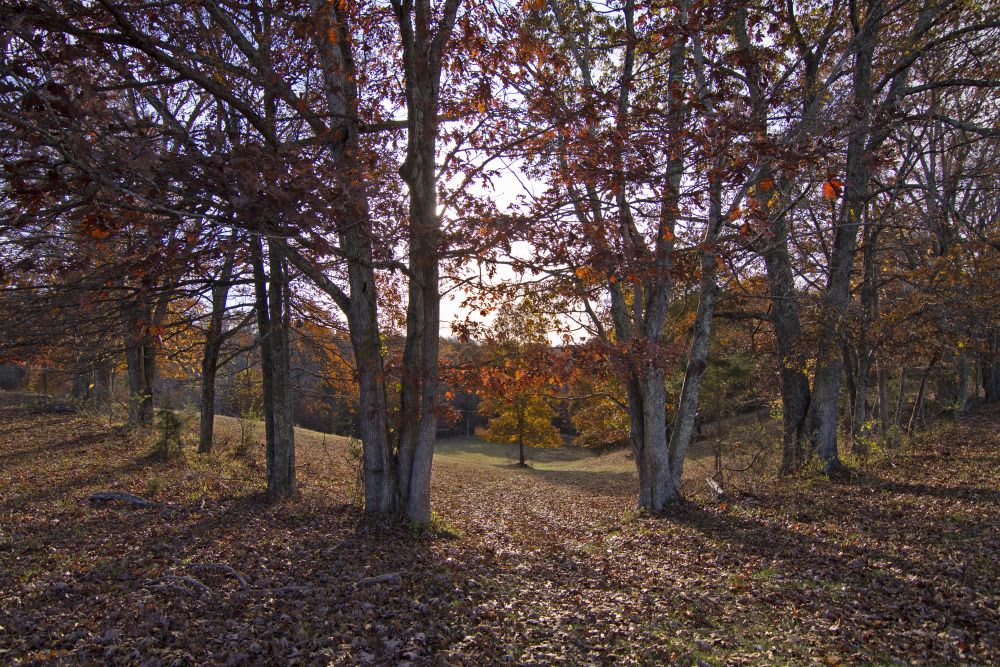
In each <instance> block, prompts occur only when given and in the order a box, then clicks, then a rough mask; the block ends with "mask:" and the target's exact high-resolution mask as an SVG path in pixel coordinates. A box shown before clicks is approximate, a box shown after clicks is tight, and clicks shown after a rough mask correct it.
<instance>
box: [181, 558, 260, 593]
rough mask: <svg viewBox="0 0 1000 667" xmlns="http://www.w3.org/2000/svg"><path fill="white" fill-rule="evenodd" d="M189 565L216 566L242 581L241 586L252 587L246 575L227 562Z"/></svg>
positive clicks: (206, 567) (191, 565)
mask: <svg viewBox="0 0 1000 667" xmlns="http://www.w3.org/2000/svg"><path fill="white" fill-rule="evenodd" d="M189 567H200V568H204V569H210V568H215V569H217V570H222V571H223V572H225V573H226V574H228V575H229V576H231V577H232V578H233V579H235V580H236V581H238V582H240V586H241V587H242V588H250V584H248V583H247V579H246V577H244V576H243V575H242V574H240V573H239V572H237V571H236V570H235V569H233V568H232V567H231V566H229V565H226V564H225V563H191V564H190V565H189Z"/></svg>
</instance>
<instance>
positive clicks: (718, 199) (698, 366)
mask: <svg viewBox="0 0 1000 667" xmlns="http://www.w3.org/2000/svg"><path fill="white" fill-rule="evenodd" d="M697 48H698V47H696V49H697ZM700 56H701V52H700V50H696V57H697V58H698V59H699V60H700ZM708 109H709V110H710V111H711V109H712V107H711V106H710V105H709V107H708ZM714 167H715V168H716V169H718V168H719V167H721V165H720V164H716V165H714ZM721 188H722V186H721V181H718V180H717V181H716V182H710V184H709V193H708V196H709V206H708V228H707V229H706V230H705V237H704V240H703V242H702V247H703V248H704V250H703V251H702V253H701V281H700V285H699V298H698V310H697V312H696V314H695V319H694V325H693V327H692V330H691V346H690V348H689V349H688V357H687V367H686V368H685V371H684V383H683V385H681V393H680V397H679V398H678V401H677V412H676V414H675V417H674V424H673V428H672V429H671V432H670V444H669V456H670V459H669V463H670V478H671V479H670V483H671V486H672V488H671V495H672V497H674V498H680V497H681V480H682V477H683V474H684V459H685V457H686V456H687V450H688V447H689V446H690V444H691V438H692V436H693V435H694V425H695V417H696V415H697V412H698V397H699V393H700V388H701V379H702V376H703V375H704V373H705V368H706V367H707V365H708V344H709V341H710V338H711V334H712V316H713V315H714V313H715V301H716V298H717V296H718V293H719V285H718V282H717V281H716V278H715V273H716V270H717V267H716V255H715V250H714V248H715V242H716V240H717V239H718V236H719V231H720V230H721V229H722V222H723V215H722V189H721ZM715 419H716V421H717V422H719V423H721V415H719V414H716V416H715ZM720 428H721V426H720Z"/></svg>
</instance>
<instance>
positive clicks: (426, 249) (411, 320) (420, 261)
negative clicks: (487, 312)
mask: <svg viewBox="0 0 1000 667" xmlns="http://www.w3.org/2000/svg"><path fill="white" fill-rule="evenodd" d="M459 3H460V0H444V2H443V3H442V5H441V7H440V9H439V10H438V11H439V12H440V14H439V17H440V18H439V19H438V21H437V25H436V26H435V25H433V22H434V18H435V15H436V13H437V12H435V11H434V9H432V7H431V3H430V2H429V0H415V2H394V3H393V6H394V10H395V13H396V22H397V25H398V27H399V33H400V39H401V43H402V46H403V71H404V83H405V90H406V112H407V146H406V159H405V161H404V162H403V165H402V166H401V167H400V169H399V173H400V175H401V176H402V177H403V181H404V182H405V183H406V186H407V190H408V192H409V195H410V204H409V213H410V215H409V222H410V230H409V231H410V233H409V260H410V272H411V275H410V277H409V302H408V304H407V313H406V325H407V326H406V343H405V345H404V350H403V369H402V372H403V378H402V384H403V386H402V387H401V389H400V401H401V410H400V415H401V419H402V423H401V424H400V429H399V433H400V440H399V448H398V453H397V458H396V466H397V467H396V484H397V493H398V498H399V509H400V510H402V511H403V513H404V514H405V517H406V518H407V519H409V520H410V521H413V522H415V523H420V524H427V523H429V522H430V518H431V507H430V492H431V463H432V460H433V456H434V440H435V438H436V437H437V425H438V417H439V413H440V411H441V405H440V396H439V394H440V381H439V375H438V360H439V357H440V340H441V332H440V328H441V295H440V292H439V286H438V278H439V276H438V273H439V267H438V263H439V257H440V253H441V251H442V248H441V247H440V246H441V221H440V219H439V218H438V204H437V183H438V181H437V178H438V177H437V164H436V155H437V135H438V110H439V101H440V89H441V67H442V64H443V55H444V49H445V48H447V46H448V42H449V40H450V37H451V33H452V29H453V28H454V25H455V19H456V16H457V13H458V6H459Z"/></svg>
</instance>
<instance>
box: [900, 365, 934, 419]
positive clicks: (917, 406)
mask: <svg viewBox="0 0 1000 667" xmlns="http://www.w3.org/2000/svg"><path fill="white" fill-rule="evenodd" d="M937 361H938V354H937V353H935V354H934V356H932V357H931V361H930V363H929V364H927V368H925V369H924V372H923V374H921V376H920V388H919V389H918V390H917V398H916V400H915V401H913V410H912V411H911V412H910V421H909V423H908V424H907V425H906V433H907V434H910V433H913V431H914V429H916V427H917V422H918V421H920V420H921V419H922V414H923V410H924V398H925V397H926V395H927V379H928V378H929V377H930V374H931V371H933V370H934V366H935V365H936V364H937Z"/></svg>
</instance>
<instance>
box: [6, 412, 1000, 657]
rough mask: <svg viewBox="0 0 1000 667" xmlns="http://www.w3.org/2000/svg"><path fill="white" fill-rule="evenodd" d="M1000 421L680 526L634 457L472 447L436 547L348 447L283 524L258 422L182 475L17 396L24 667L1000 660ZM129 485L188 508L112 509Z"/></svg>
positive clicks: (14, 433) (9, 538)
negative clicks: (655, 511) (376, 512)
mask: <svg viewBox="0 0 1000 667" xmlns="http://www.w3.org/2000/svg"><path fill="white" fill-rule="evenodd" d="M0 399H2V397H0ZM997 417H998V415H996V414H993V415H988V416H982V417H978V418H975V419H970V420H968V421H965V422H961V423H958V424H955V425H952V426H949V427H947V428H946V429H944V430H942V431H940V432H938V433H936V434H935V435H934V436H933V437H930V436H927V437H925V438H922V439H921V440H920V441H919V443H918V444H916V445H915V446H914V447H913V448H912V449H910V450H907V451H902V452H897V453H895V454H894V455H893V456H892V457H882V458H880V459H878V460H875V461H874V462H872V463H871V464H870V465H866V467H864V468H862V469H861V470H860V472H859V474H858V475H857V476H856V477H855V478H854V479H852V480H851V481H850V482H846V483H840V484H833V483H830V482H827V481H825V480H822V479H820V478H818V477H808V476H807V477H803V478H801V479H797V480H792V481H789V482H783V483H775V482H773V481H772V480H771V479H770V478H761V477H759V476H758V479H757V483H756V485H755V486H750V485H751V483H752V481H751V480H750V479H745V480H743V483H744V484H745V485H746V488H747V489H748V491H749V492H747V493H744V492H742V491H741V489H740V488H739V487H738V488H736V489H735V490H734V501H733V502H731V503H729V504H727V505H717V504H712V503H708V502H702V503H700V504H699V503H697V502H695V503H690V504H688V505H686V506H684V507H678V508H674V509H672V510H671V511H670V512H668V513H667V514H665V515H664V516H659V517H650V516H644V515H640V514H637V513H636V512H635V511H634V494H635V478H634V473H632V472H631V469H628V470H618V471H614V470H612V471H608V470H604V469H602V467H603V466H608V465H618V464H619V462H620V461H621V460H623V461H625V462H627V458H625V456H624V454H622V453H611V454H605V455H600V456H596V455H592V454H590V453H589V452H588V453H586V454H587V456H579V455H578V453H573V452H565V451H563V452H561V451H559V450H549V451H548V452H540V454H541V455H544V454H546V453H549V454H551V455H552V458H550V459H548V460H541V459H540V460H539V461H538V464H537V467H536V468H532V469H529V470H519V469H514V468H511V467H509V466H508V464H507V459H506V451H507V450H506V449H505V448H498V449H490V448H487V447H480V446H478V445H477V443H474V442H471V443H470V442H464V443H462V442H453V443H450V445H452V447H449V446H448V445H445V446H443V447H441V448H440V449H439V452H438V453H439V455H438V456H437V457H436V462H435V472H434V488H433V505H434V513H435V514H434V516H435V520H434V525H433V526H432V529H431V530H426V531H425V530H413V529H412V528H411V527H409V526H392V525H384V524H380V523H378V522H373V521H371V520H368V519H366V518H364V517H363V516H362V515H361V514H360V512H359V511H358V509H357V507H356V505H355V499H356V492H357V488H356V482H355V480H356V463H357V462H356V459H355V458H353V457H352V456H351V454H350V446H349V443H348V442H347V441H346V440H344V439H340V438H336V437H331V436H323V435H322V434H316V433H312V432H308V431H300V432H299V433H298V434H297V435H298V438H299V441H298V442H299V457H298V460H299V464H300V468H299V471H300V475H299V477H300V480H301V486H302V493H301V494H300V496H299V497H298V498H295V499H292V500H289V501H286V502H283V503H280V504H274V503H271V502H268V501H267V499H266V498H263V497H262V496H261V494H260V492H259V490H260V489H261V488H262V487H263V470H262V469H261V465H260V461H259V458H258V453H259V452H258V451H257V450H255V449H253V448H251V450H250V451H249V452H244V453H240V452H239V448H238V447H237V445H238V440H239V438H238V436H239V424H238V423H237V422H236V420H227V419H225V418H221V419H220V421H219V429H220V439H219V443H218V447H217V448H216V451H214V452H213V453H212V454H210V455H207V456H203V455H198V454H196V453H194V452H193V451H192V447H191V445H192V444H193V442H192V440H191V438H192V435H191V434H190V433H189V434H188V435H187V436H185V437H186V438H187V439H186V441H185V442H186V445H187V446H186V448H185V449H184V452H183V455H182V456H179V457H176V458H173V459H170V460H166V461H163V460H157V459H155V458H153V457H150V455H149V453H150V451H151V445H150V441H149V436H148V435H144V436H137V435H135V434H131V433H129V432H127V431H124V430H122V429H119V428H116V427H114V426H109V425H108V424H106V423H101V422H100V421H95V420H93V419H90V418H87V417H86V416H81V415H73V414H62V413H59V414H52V413H47V412H45V410H27V409H26V408H25V407H24V406H23V405H19V404H17V402H16V401H9V402H6V404H5V401H3V400H0V457H2V460H3V462H4V464H3V468H2V470H0V475H2V477H0V479H2V482H3V485H2V493H0V663H2V664H13V665H20V664H46V663H56V664H62V663H67V664H68V663H73V664H78V663H81V662H82V663H114V664H140V663H146V664H164V663H166V664H255V663H268V664H295V663H299V664H345V665H347V664H350V665H353V664H398V663H401V662H410V663H414V664H469V665H482V664H494V663H498V662H501V661H502V659H503V658H504V657H505V656H506V657H507V658H508V659H509V660H510V661H513V662H515V663H522V664H523V663H528V664H539V665H543V664H626V665H628V664H636V665H649V664H681V665H703V664H713V665H714V664H719V665H723V664H724V665H734V664H791V665H799V664H816V663H822V664H832V665H836V664H897V663H905V664H917V663H925V664H945V663H972V664H995V663H997V662H998V661H1000V632H998V631H997V630H998V628H1000V612H998V611H997V604H996V602H997V600H998V596H1000V579H998V573H997V569H996V562H997V556H998V549H1000V514H998V508H1000V486H998V482H1000V477H998V475H1000V465H998V464H1000V458H998V453H997V452H998V451H1000V435H998V433H997V430H996V428H995V425H996V420H997ZM188 421H189V420H188ZM189 425H190V421H189ZM755 438H757V435H755V432H754V431H752V430H751V431H748V432H745V433H738V432H737V431H736V430H735V429H734V431H733V436H732V441H731V442H730V443H729V444H730V446H731V447H732V448H734V449H735V448H736V447H737V446H739V444H740V442H743V444H745V445H746V446H748V447H752V446H756V445H755V443H756V440H755ZM494 447H495V446H494ZM501 455H503V458H501ZM616 456H619V457H622V458H621V459H619V460H616V459H615V458H614V457H616ZM470 457H479V458H478V459H475V458H471V460H472V461H478V462H470ZM560 457H562V458H560ZM483 462H485V463H486V464H485V465H484V464H482V463H483ZM698 465H700V464H699V462H698V460H696V461H695V462H694V463H692V465H691V466H690V468H691V470H692V476H693V477H692V479H693V480H694V481H697V475H699V474H701V471H699V470H698V469H697V468H698ZM108 489H111V490H120V491H128V492H133V493H138V494H140V495H145V496H148V497H149V498H150V499H152V500H155V501H158V502H161V503H169V505H168V506H164V507H163V508H162V509H134V508H131V507H128V506H121V505H114V504H110V505H95V504H92V503H90V502H88V501H87V497H88V495H89V494H90V493H91V492H92V491H95V490H108ZM694 497H695V498H696V499H697V495H695V496H694ZM234 573H235V574H234ZM236 575H238V577H237V576H236ZM385 575H394V576H390V577H389V578H388V579H379V577H382V576H385ZM396 575H398V576H396ZM372 578H375V582H376V583H372V584H365V583H363V582H365V581H369V580H372Z"/></svg>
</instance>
